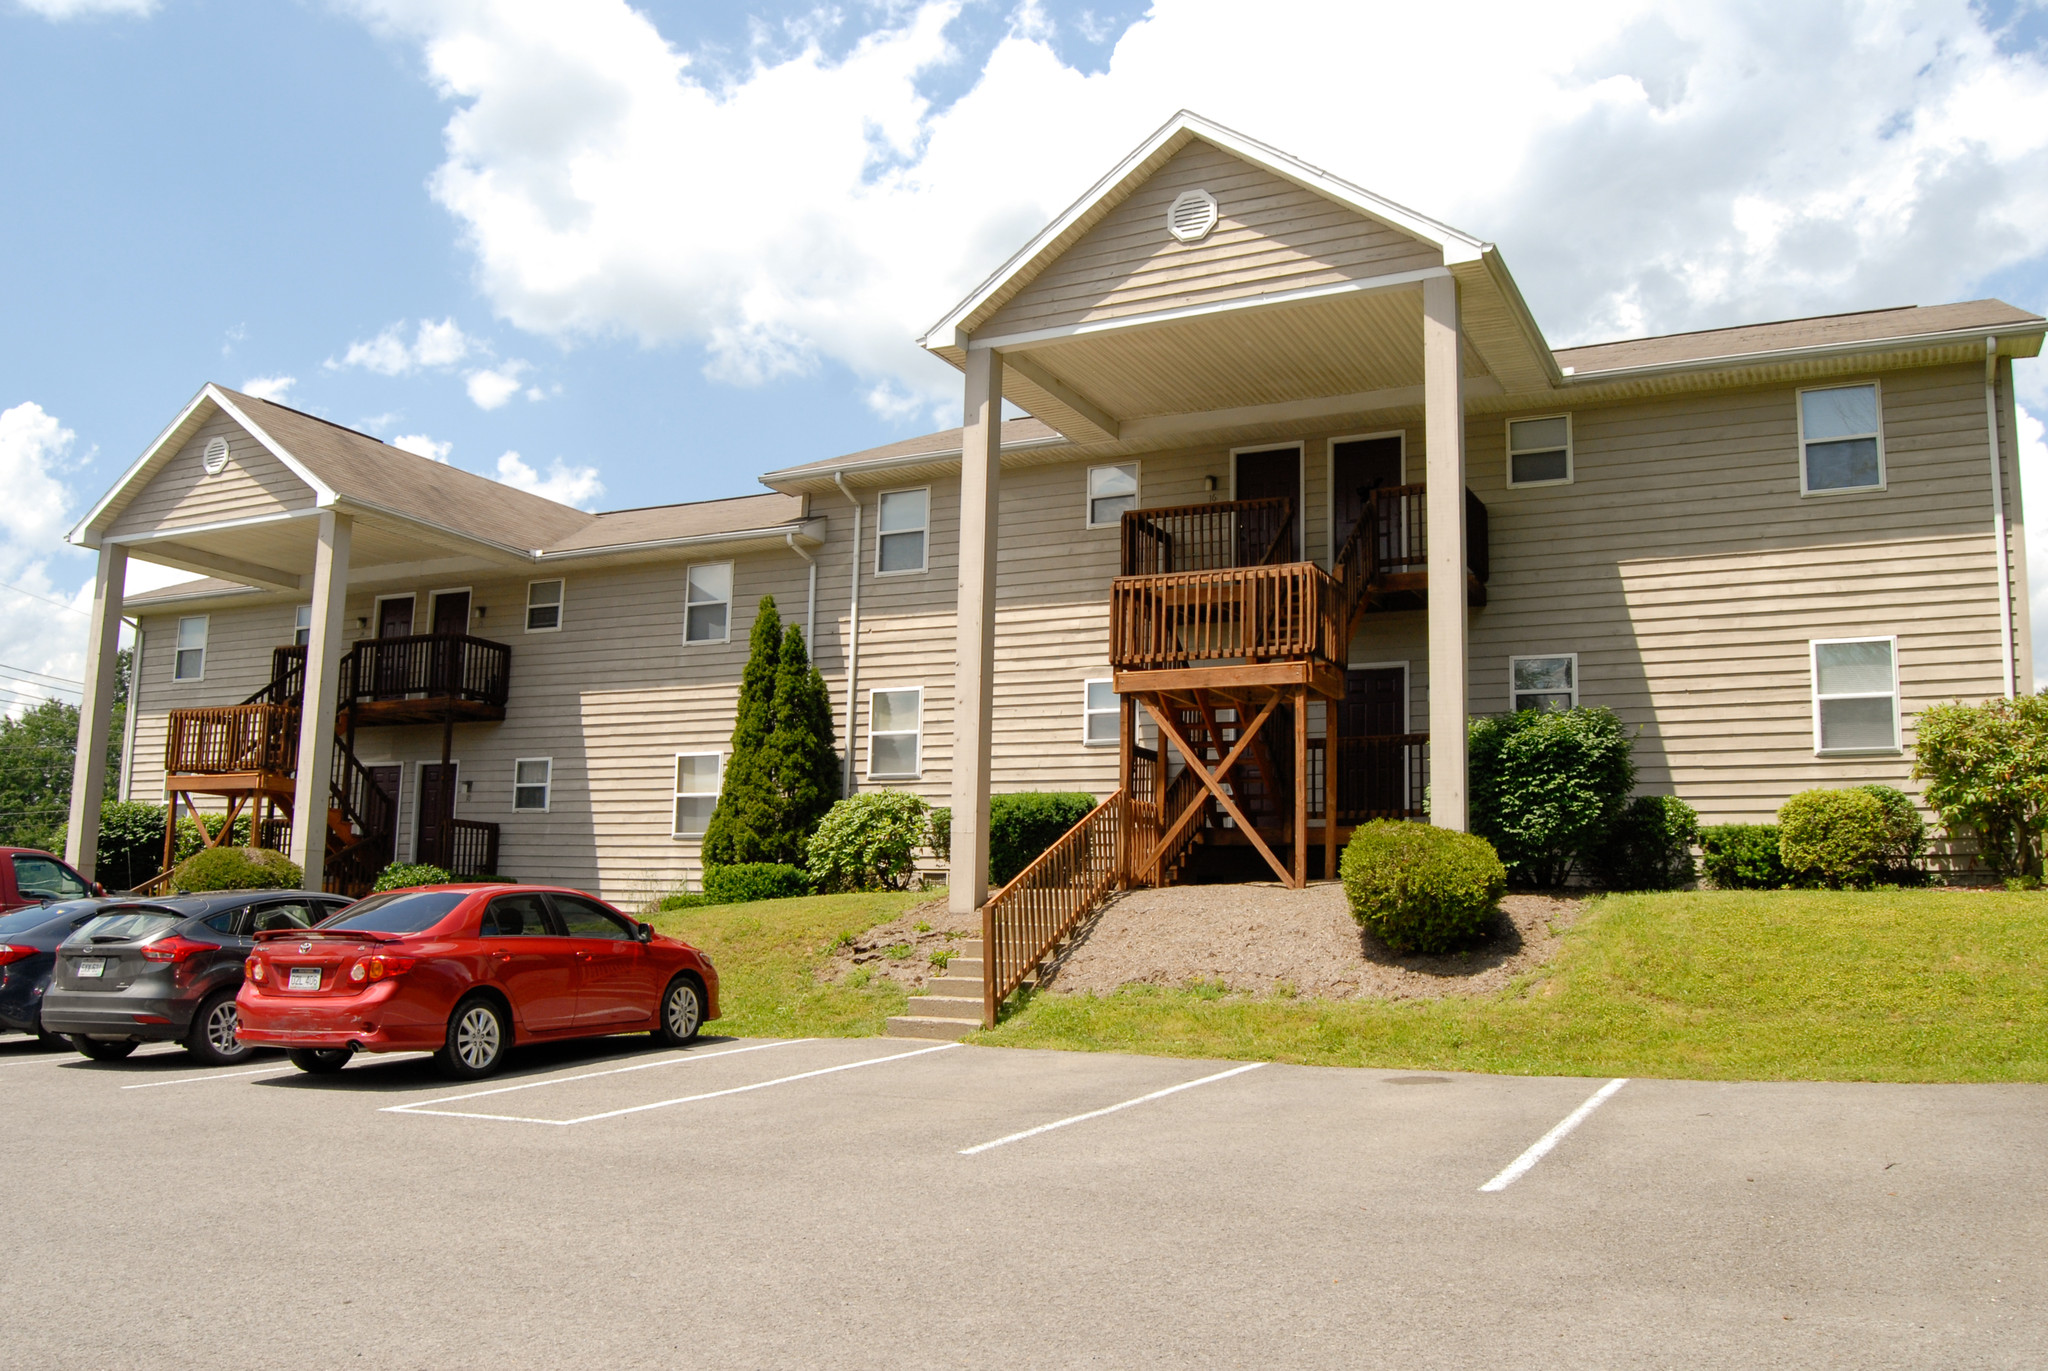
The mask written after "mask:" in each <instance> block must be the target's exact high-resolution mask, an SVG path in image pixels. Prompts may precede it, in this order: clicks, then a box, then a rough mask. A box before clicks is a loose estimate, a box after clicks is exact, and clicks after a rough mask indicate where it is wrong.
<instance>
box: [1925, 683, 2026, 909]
mask: <svg viewBox="0 0 2048 1371" xmlns="http://www.w3.org/2000/svg"><path fill="white" fill-rule="evenodd" d="M1913 728H1914V732H1915V734H1916V735H1917V737H1918V742H1917V744H1916V745H1915V747H1914V750H1913V778H1914V779H1915V780H1922V781H1926V782H1927V807H1928V808H1930V809H1932V810H1933V811H1934V813H1935V817H1936V818H1938V819H1940V820H1941V825H1942V827H1943V828H1945V829H1947V830H1948V833H1949V836H1950V837H1951V838H1960V837H1963V836H1965V835H1968V836H1969V837H1970V838H1972V839H1973V840H1974V841H1975V843H1976V846H1977V855H1978V856H1979V857H1980V858H1982V859H1983V862H1984V864H1985V865H1986V866H1988V867H1990V868H1991V870H1992V873H1993V874H1994V875H1997V876H2000V877H2002V878H2005V879H2007V880H2011V879H2014V878H2017V877H2023V876H2033V877H2039V876H2040V875H2041V874H2042V872H2041V858H2042V838H2043V835H2044V833H2048V696H2043V695H2022V696H2020V697H2019V698H2018V699H2016V700H1986V701H1985V702H1984V703H1982V704H1975V705H1966V704H1962V703H1960V702H1957V703H1954V704H1945V705H1935V706H1934V707H1933V708H1931V709H1924V710H1922V711H1920V715H1919V717H1918V718H1917V719H1915V720H1914V722H1913Z"/></svg>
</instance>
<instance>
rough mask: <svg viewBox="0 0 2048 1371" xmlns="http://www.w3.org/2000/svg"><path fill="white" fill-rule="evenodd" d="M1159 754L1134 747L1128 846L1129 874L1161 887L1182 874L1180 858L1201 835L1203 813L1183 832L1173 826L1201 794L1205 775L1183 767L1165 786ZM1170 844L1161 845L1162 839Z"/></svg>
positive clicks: (1133, 880)
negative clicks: (1162, 783)
mask: <svg viewBox="0 0 2048 1371" xmlns="http://www.w3.org/2000/svg"><path fill="white" fill-rule="evenodd" d="M1162 774H1163V768H1162V766H1161V763H1160V760H1159V754H1158V753H1157V752H1154V751H1153V750H1152V749H1151V748H1148V747H1139V748H1133V749H1132V756H1131V792H1130V798H1129V800H1128V801H1127V804H1128V810H1127V822H1128V824H1129V829H1130V835H1131V839H1130V848H1129V856H1128V858H1127V863H1126V864H1127V868H1128V869H1127V870H1126V872H1125V875H1126V878H1127V879H1128V880H1129V881H1130V883H1131V884H1132V885H1146V886H1161V885H1165V884H1167V883H1168V882H1169V881H1171V880H1172V879H1173V878H1174V876H1175V875H1177V874H1178V873H1179V869H1180V863H1181V859H1182V858H1183V857H1184V856H1185V855H1186V853H1187V850H1188V849H1189V848H1191V847H1193V846H1194V845H1195V840H1196V839H1197V838H1199V837H1200V836H1201V832H1202V820H1201V817H1200V816H1199V815H1197V816H1196V818H1195V820H1194V821H1193V822H1192V823H1188V824H1186V825H1183V826H1182V827H1181V828H1180V829H1179V830H1177V831H1175V830H1173V829H1172V825H1173V823H1174V821H1175V820H1176V819H1178V818H1179V817H1180V816H1181V814H1182V812H1183V811H1185V810H1186V809H1187V807H1188V806H1189V805H1190V804H1192V803H1193V802H1194V799H1195V796H1197V795H1199V794H1201V792H1202V778H1201V777H1199V776H1197V775H1196V774H1195V773H1194V772H1193V771H1191V770H1189V769H1188V768H1186V767H1182V768H1181V769H1180V770H1179V771H1177V772H1175V773H1174V775H1173V777H1172V778H1171V779H1170V780H1167V781H1166V782H1165V786H1164V791H1163V793H1162V789H1161V784H1160V782H1161V776H1162ZM1168 837H1171V838H1172V842H1170V843H1166V844H1165V845H1164V846H1161V842H1162V840H1163V839H1165V838H1168Z"/></svg>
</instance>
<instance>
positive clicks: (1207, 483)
mask: <svg viewBox="0 0 2048 1371" xmlns="http://www.w3.org/2000/svg"><path fill="white" fill-rule="evenodd" d="M1202 489H1204V490H1208V491H1213V490H1215V489H1216V478H1215V477H1214V476H1204V477H1203V478H1202Z"/></svg>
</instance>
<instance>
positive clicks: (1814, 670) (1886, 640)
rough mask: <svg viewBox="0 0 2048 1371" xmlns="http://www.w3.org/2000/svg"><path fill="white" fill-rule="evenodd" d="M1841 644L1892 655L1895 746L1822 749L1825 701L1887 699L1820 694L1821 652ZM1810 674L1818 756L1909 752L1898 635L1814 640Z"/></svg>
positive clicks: (1808, 651)
mask: <svg viewBox="0 0 2048 1371" xmlns="http://www.w3.org/2000/svg"><path fill="white" fill-rule="evenodd" d="M1800 461H1801V465H1804V464H1805V455H1804V451H1803V450H1802V452H1801V458H1800ZM1858 489H1860V490H1869V489H1872V487H1870V486H1859V487H1858ZM1841 643H1883V644H1885V645H1886V647H1887V649H1888V650H1889V651H1890V653H1891V657H1892V688H1891V691H1890V692H1889V696H1888V698H1890V700H1891V702H1892V741H1891V746H1889V747H1828V748H1824V747H1822V746H1821V745H1820V705H1821V701H1822V700H1824V699H1825V700H1876V699H1881V698H1887V696H1886V695H1885V693H1884V692H1879V691H1857V692H1850V693H1838V694H1834V695H1822V694H1821V693H1820V650H1821V649H1822V648H1824V647H1831V646H1835V645H1837V644H1841ZM1806 670H1807V682H1808V686H1809V689H1810V692H1811V695H1812V699H1813V755H1814V756H1816V757H1896V756H1898V755H1900V754H1901V753H1903V752H1904V751H1905V747H1904V745H1903V744H1902V743H1901V742H1900V735H1901V733H1902V732H1903V727H1902V725H1903V719H1902V718H1901V716H1902V715H1903V713H1904V710H1903V709H1902V708H1901V704H1902V702H1901V700H1900V699H1899V639H1898V636H1897V635H1896V634H1891V633H1866V634H1860V635H1858V636H1856V637H1853V638H1814V639H1810V640H1809V641H1808V642H1807V644H1806Z"/></svg>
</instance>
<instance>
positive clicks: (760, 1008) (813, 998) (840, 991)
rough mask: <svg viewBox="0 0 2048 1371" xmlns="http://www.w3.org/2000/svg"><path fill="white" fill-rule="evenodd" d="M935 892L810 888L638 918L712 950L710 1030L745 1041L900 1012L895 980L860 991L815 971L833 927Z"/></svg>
mask: <svg viewBox="0 0 2048 1371" xmlns="http://www.w3.org/2000/svg"><path fill="white" fill-rule="evenodd" d="M933 893H934V892H932V891H928V890H923V891H909V892H901V893H896V892H891V893H876V894H866V895H813V896H809V897H807V898H805V899H799V900H758V901H755V902H753V903H751V904H725V905H707V906H705V907H704V908H701V909H676V910H671V911H669V912H667V913H665V914H643V915H641V916H640V917H641V918H644V919H646V920H647V921H648V922H649V923H651V924H653V925H654V927H655V928H656V929H657V930H659V931H660V932H662V933H667V934H669V935H671V936H673V937H678V938H682V939H683V940H684V941H686V942H688V943H690V944H692V945H693V946H695V947H698V948H701V949H703V950H704V951H705V952H707V953H709V954H710V956H711V961H712V964H713V965H714V966H716V967H717V968H718V1001H719V1003H718V1008H719V1012H720V1017H719V1018H718V1020H717V1021H716V1022H715V1023H713V1024H711V1025H710V1026H709V1030H708V1031H710V1032H713V1033H729V1034H732V1035H734V1036H736V1037H749V1038H792V1037H798V1038H810V1037H865V1036H868V1035H871V1034H876V1033H880V1032H881V1031H882V1030H883V1028H884V1027H885V1026H886V1024H887V1020H888V1018H889V1016H890V1015H891V1014H901V1013H902V1012H903V998H904V995H903V989H902V987H901V986H899V985H896V984H895V983H894V982H892V981H888V980H886V979H884V980H880V981H877V982H875V983H873V984H869V985H864V986H861V987H860V988H858V989H854V988H851V987H848V986H843V985H832V984H826V983H821V982H820V981H819V979H818V970H819V968H820V967H821V966H823V965H824V963H825V961H826V960H827V958H828V957H829V956H830V955H831V952H832V946H833V944H834V943H835V942H836V941H837V940H838V938H839V936H840V935H841V934H853V933H865V932H866V931H867V930H868V929H870V928H873V927H874V926H875V925H876V924H880V923H887V922H888V921H889V920H891V919H893V918H895V917H896V916H897V915H898V914H901V913H902V912H903V911H904V910H906V909H908V908H910V907H911V906H912V905H917V904H923V903H925V902H926V901H927V900H930V899H932V898H933Z"/></svg>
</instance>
